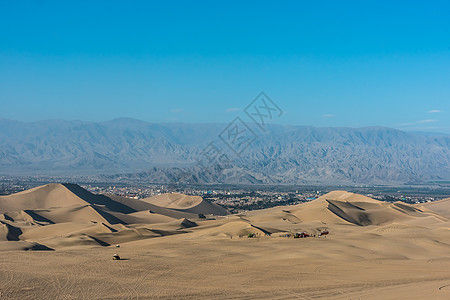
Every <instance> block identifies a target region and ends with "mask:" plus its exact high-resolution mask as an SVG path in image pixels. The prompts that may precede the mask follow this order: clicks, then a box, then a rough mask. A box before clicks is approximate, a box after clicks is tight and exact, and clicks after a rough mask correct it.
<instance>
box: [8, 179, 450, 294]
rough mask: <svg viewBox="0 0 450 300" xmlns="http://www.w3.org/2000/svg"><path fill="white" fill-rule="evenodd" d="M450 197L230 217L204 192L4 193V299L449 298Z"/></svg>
mask: <svg viewBox="0 0 450 300" xmlns="http://www.w3.org/2000/svg"><path fill="white" fill-rule="evenodd" d="M449 206H450V201H449V199H447V200H442V201H437V202H433V203H426V204H420V205H409V204H405V203H400V202H396V203H387V202H381V201H377V200H374V199H371V198H368V197H365V196H362V195H357V194H353V193H349V192H346V191H334V192H331V193H328V194H326V195H323V196H321V197H319V198H318V199H316V200H314V201H311V202H308V203H304V204H299V205H293V206H283V207H274V208H269V209H264V210H259V211H251V212H246V213H240V214H237V215H228V214H226V211H225V210H222V209H218V208H217V207H216V206H215V205H211V204H210V203H209V202H207V201H203V200H202V199H201V198H200V199H199V198H197V197H188V196H184V195H179V194H166V195H160V196H157V197H156V198H148V199H145V201H141V200H136V199H129V198H125V197H117V196H111V195H94V194H91V193H89V192H88V191H85V190H83V189H82V188H81V187H79V186H75V185H69V184H64V185H62V184H50V185H46V186H42V187H38V188H35V189H32V190H29V191H25V192H21V193H17V194H15V195H10V196H1V197H0V251H1V253H2V255H3V257H5V258H4V259H3V257H2V260H1V261H0V278H2V281H0V297H6V298H17V299H28V298H36V297H38V296H39V297H40V298H87V299H99V298H111V299H127V298H137V297H139V298H144V299H145V298H151V299H153V298H155V299H158V298H162V299H165V298H180V299H181V298H182V299H211V298H224V299H226V298H233V299H236V298H247V299H254V298H258V299H261V298H266V299H292V298H300V299H302V298H304V299H309V298H313V299H348V298H361V299H389V298H392V299H395V298H404V299H406V298H408V299H424V298H432V299H448V298H450V288H447V285H449V286H450V275H449V273H448V269H449V268H450V242H449V241H450V221H449V218H448V217H449V214H448V213H449V211H450V209H449ZM214 212H215V213H217V214H216V215H215V216H214V215H209V216H208V219H203V218H199V216H198V214H200V213H202V214H210V213H214ZM324 231H328V232H329V234H328V235H326V236H322V237H319V234H320V233H321V232H324ZM299 232H306V233H308V234H310V235H311V236H312V237H309V238H304V239H294V238H293V237H292V234H294V233H299ZM248 235H254V238H247V236H248ZM287 236H291V237H287ZM314 236H315V237H314ZM116 244H120V248H116V247H115V245H116ZM22 250H55V251H31V252H30V251H27V252H24V251H22ZM23 253H27V254H26V255H25V254H23ZM113 253H119V254H120V256H121V257H122V258H124V260H123V261H117V262H116V261H112V260H111V257H112V254H113ZM368 270H370V271H368ZM30 271H32V272H30ZM42 278H45V280H44V279H42ZM138 278H139V280H138ZM137 280H138V281H137Z"/></svg>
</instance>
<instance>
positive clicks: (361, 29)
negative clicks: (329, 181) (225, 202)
mask: <svg viewBox="0 0 450 300" xmlns="http://www.w3.org/2000/svg"><path fill="white" fill-rule="evenodd" d="M91 2H94V3H91ZM392 2H393V1H372V2H369V1H223V2H218V1H208V2H207V1H204V2H203V1H195V2H189V1H159V2H156V1H155V2H150V1H142V2H134V3H133V4H132V5H131V4H128V3H127V4H126V3H125V2H122V1H104V2H102V1H73V2H69V1H67V2H66V1H54V2H53V1H30V2H26V1H8V2H6V1H2V3H1V4H0V28H1V30H0V106H1V107H0V118H8V119H16V120H24V121H25V120H42V119H55V118H60V119H69V120H74V119H80V120H86V121H105V120H110V119H114V118H118V117H132V118H137V119H141V120H145V121H150V122H196V123H204V122H225V123H226V122H229V121H231V120H233V119H234V118H235V117H236V116H241V117H242V118H243V119H245V114H244V113H243V111H242V110H243V109H244V108H245V107H246V106H247V104H248V103H249V102H251V101H252V100H253V98H254V97H255V96H257V95H258V93H259V92H261V91H265V92H266V93H267V94H268V95H269V96H270V97H271V98H272V99H273V100H274V101H275V102H276V103H277V104H278V106H279V107H280V108H282V109H283V111H284V114H283V115H282V116H281V117H280V118H279V119H277V121H276V122H277V123H281V124H294V125H314V126H351V127H361V126H388V127H394V128H400V129H405V130H424V131H441V132H450V2H448V1H427V2H426V3H425V2H422V1H395V3H392Z"/></svg>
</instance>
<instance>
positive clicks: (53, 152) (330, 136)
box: [0, 118, 450, 184]
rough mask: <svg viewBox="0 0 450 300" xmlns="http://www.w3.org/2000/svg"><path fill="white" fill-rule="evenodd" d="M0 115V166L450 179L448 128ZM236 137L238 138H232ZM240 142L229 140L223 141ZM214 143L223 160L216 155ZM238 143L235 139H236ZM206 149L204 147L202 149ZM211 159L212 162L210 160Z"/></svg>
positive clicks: (313, 179) (38, 171) (163, 178)
mask: <svg viewBox="0 0 450 300" xmlns="http://www.w3.org/2000/svg"><path fill="white" fill-rule="evenodd" d="M242 128H243V129H244V130H246V133H244V135H243V137H244V138H248V139H243V141H244V142H243V144H240V145H241V146H242V147H241V148H239V149H237V148H236V147H237V146H236V145H238V144H233V141H232V139H233V136H230V131H227V129H229V127H227V124H185V123H160V124H155V123H148V122H144V121H139V120H135V119H128V118H122V119H115V120H112V121H107V122H84V121H64V120H46V121H36V122H19V121H13V120H6V119H0V175H7V176H8V175H52V176H53V175H60V176H67V175H95V176H107V177H118V176H119V177H124V178H129V179H141V180H142V179H143V180H148V181H150V182H161V183H170V182H188V183H229V184H236V183H240V184H309V183H311V184H313V183H342V184H346V183H349V184H386V183H423V182H427V181H431V180H449V179H450V135H447V134H424V133H419V132H404V131H400V130H397V129H392V128H386V127H364V128H335V127H328V128H318V127H311V126H289V125H268V124H266V125H265V127H264V130H262V129H260V128H259V127H258V126H256V125H254V124H247V125H246V126H245V125H243V127H242V126H241V129H242ZM234 141H235V140H234ZM227 143H228V145H230V144H232V145H234V146H232V147H230V146H228V145H227ZM211 145H213V147H214V149H220V151H219V152H216V153H219V154H220V155H222V156H220V157H224V156H226V157H227V158H228V159H227V160H226V162H223V160H217V159H214V160H211V159H210V155H211V152H210V150H211ZM233 147H234V148H233ZM205 153H206V154H205ZM205 158H208V159H207V163H206V164H205V163H204V161H205Z"/></svg>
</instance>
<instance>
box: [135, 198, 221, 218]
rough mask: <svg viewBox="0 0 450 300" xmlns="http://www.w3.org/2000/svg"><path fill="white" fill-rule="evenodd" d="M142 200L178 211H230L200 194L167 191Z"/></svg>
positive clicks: (199, 212) (206, 212)
mask: <svg viewBox="0 0 450 300" xmlns="http://www.w3.org/2000/svg"><path fill="white" fill-rule="evenodd" d="M142 201H145V202H148V203H151V204H154V205H157V206H160V207H166V208H172V209H176V210H178V211H184V212H190V213H195V214H214V215H219V216H220V215H227V214H228V212H227V211H226V209H224V208H223V207H221V206H219V205H217V204H214V203H210V202H208V201H205V200H203V199H202V197H199V196H188V195H183V194H180V193H167V194H161V195H158V196H153V197H150V198H145V199H142Z"/></svg>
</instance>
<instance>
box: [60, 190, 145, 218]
mask: <svg viewBox="0 0 450 300" xmlns="http://www.w3.org/2000/svg"><path fill="white" fill-rule="evenodd" d="M63 185H64V186H65V187H66V188H67V189H68V190H69V191H71V192H72V193H74V194H75V195H76V196H78V197H79V198H81V199H83V200H84V201H86V202H87V203H89V204H96V205H103V206H105V207H106V208H108V209H109V210H112V211H116V212H120V213H123V214H129V213H134V212H137V210H135V209H133V208H131V207H129V206H127V205H125V204H122V203H119V202H117V201H114V200H112V199H111V198H109V197H106V196H105V195H95V194H92V193H91V192H89V191H87V190H85V189H83V188H82V187H80V186H79V185H77V184H71V183H64V184H63Z"/></svg>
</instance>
